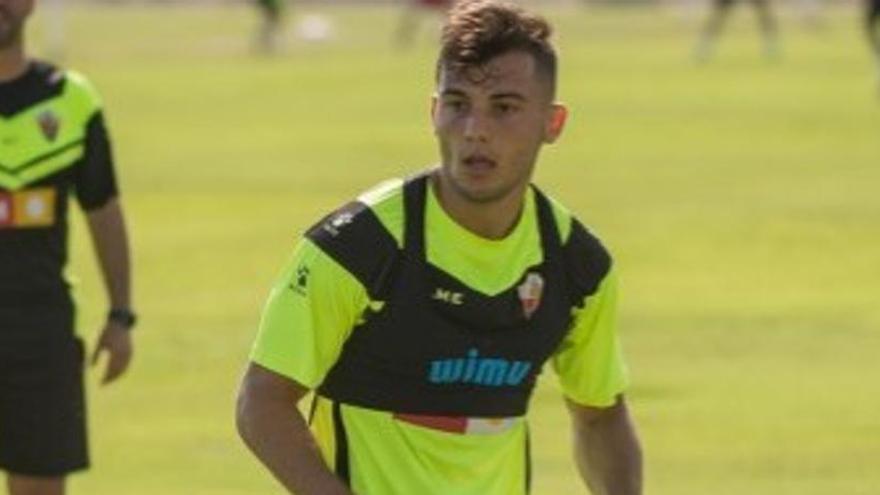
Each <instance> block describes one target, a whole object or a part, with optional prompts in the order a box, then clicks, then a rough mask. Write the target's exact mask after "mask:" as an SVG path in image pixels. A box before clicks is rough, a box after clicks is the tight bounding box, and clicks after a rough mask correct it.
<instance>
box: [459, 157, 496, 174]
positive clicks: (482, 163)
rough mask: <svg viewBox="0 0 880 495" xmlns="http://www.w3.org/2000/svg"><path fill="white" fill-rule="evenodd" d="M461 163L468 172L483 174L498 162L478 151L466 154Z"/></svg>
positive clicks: (493, 167) (492, 168)
mask: <svg viewBox="0 0 880 495" xmlns="http://www.w3.org/2000/svg"><path fill="white" fill-rule="evenodd" d="M461 163H462V165H464V167H465V169H466V170H467V171H468V172H470V173H474V174H485V173H488V172H491V171H492V170H494V169H495V167H497V166H498V163H497V162H496V161H495V160H493V159H492V158H490V157H489V156H487V155H484V154H480V153H474V154H472V155H467V156H466V157H464V159H463V160H462V161H461Z"/></svg>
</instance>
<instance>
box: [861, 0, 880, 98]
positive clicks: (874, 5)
mask: <svg viewBox="0 0 880 495" xmlns="http://www.w3.org/2000/svg"><path fill="white" fill-rule="evenodd" d="M865 1H866V3H867V9H866V11H865V12H866V15H865V28H866V30H867V32H868V42H869V43H871V50H872V51H873V52H874V64H875V69H876V75H875V77H876V79H877V91H878V92H880V0H865Z"/></svg>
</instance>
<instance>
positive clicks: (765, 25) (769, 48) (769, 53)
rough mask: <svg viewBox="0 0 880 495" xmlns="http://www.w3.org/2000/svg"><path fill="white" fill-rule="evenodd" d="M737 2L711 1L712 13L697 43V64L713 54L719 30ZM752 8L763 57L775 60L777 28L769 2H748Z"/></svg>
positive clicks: (777, 50)
mask: <svg viewBox="0 0 880 495" xmlns="http://www.w3.org/2000/svg"><path fill="white" fill-rule="evenodd" d="M736 1H737V0H712V12H711V13H710V14H709V18H708V19H707V20H706V25H705V27H704V28H703V32H702V33H701V34H700V39H699V42H698V43H697V47H696V51H695V57H696V60H697V62H706V61H708V60H709V59H710V58H712V55H713V54H714V52H715V45H716V44H717V43H718V38H719V37H720V36H721V30H722V29H723V28H724V24H725V22H727V18H728V17H730V10H731V8H733V6H734V4H735V3H736ZM748 1H749V3H751V4H752V7H754V10H755V14H756V15H757V16H758V24H759V25H760V27H761V37H762V39H763V40H764V55H765V56H766V57H767V58H768V59H771V60H773V59H776V58H778V57H779V52H780V48H779V27H778V25H777V22H776V17H775V16H774V14H773V10H772V9H771V8H770V0H748Z"/></svg>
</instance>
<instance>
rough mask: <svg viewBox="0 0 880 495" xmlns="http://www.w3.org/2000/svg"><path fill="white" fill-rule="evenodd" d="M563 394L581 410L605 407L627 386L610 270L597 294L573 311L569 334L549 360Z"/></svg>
mask: <svg viewBox="0 0 880 495" xmlns="http://www.w3.org/2000/svg"><path fill="white" fill-rule="evenodd" d="M552 362H553V368H554V369H555V371H556V373H557V374H558V375H559V381H560V384H561V385H562V390H563V393H564V394H565V395H566V397H568V398H569V399H570V400H572V401H574V402H576V403H578V404H582V405H585V406H594V407H608V406H611V405H613V404H614V402H615V399H616V397H617V396H618V395H619V394H620V393H622V392H623V391H624V389H625V388H626V385H627V371H626V366H625V364H624V361H623V356H622V352H621V349H620V341H619V338H618V334H617V276H616V274H615V272H614V269H613V268H612V269H611V270H610V271H609V272H608V273H607V274H606V276H605V277H604V279H603V280H602V282H601V283H600V285H599V287H598V290H597V291H596V292H595V293H593V294H592V295H590V296H587V298H586V299H585V301H584V305H583V307H581V308H576V309H575V314H574V322H573V326H572V328H571V330H570V331H569V333H568V335H567V336H566V338H565V339H564V340H563V342H562V344H561V345H560V347H559V349H558V350H557V352H556V354H554V356H553V358H552Z"/></svg>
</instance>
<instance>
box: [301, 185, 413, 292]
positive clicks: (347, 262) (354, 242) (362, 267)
mask: <svg viewBox="0 0 880 495" xmlns="http://www.w3.org/2000/svg"><path fill="white" fill-rule="evenodd" d="M306 238H308V239H309V240H311V241H312V242H314V243H315V244H316V245H317V246H318V247H319V248H321V250H322V251H324V253H326V254H327V255H328V256H330V257H331V258H333V260H335V261H336V262H337V263H339V264H340V265H341V266H342V267H343V268H345V269H346V270H348V272H349V273H351V274H352V275H353V276H354V277H355V278H356V279H357V280H358V281H359V282H360V283H361V285H363V286H364V288H365V289H366V290H367V294H368V295H369V296H370V299H373V300H374V301H384V300H386V299H387V297H388V294H389V291H390V289H391V284H392V282H393V274H394V271H395V269H396V266H397V261H398V258H399V254H400V251H399V249H398V247H397V241H396V240H395V239H394V236H392V235H391V233H390V232H388V230H386V229H385V227H384V226H383V225H382V222H381V221H380V220H379V218H378V217H377V216H376V214H375V213H373V211H372V210H371V209H370V207H369V206H367V205H366V204H364V203H362V202H360V201H353V202H351V203H348V204H347V205H345V206H343V207H342V208H339V209H338V210H336V211H334V212H333V213H331V214H329V215H327V216H326V217H324V218H323V219H322V220H321V221H319V222H318V223H317V224H315V225H314V226H313V227H312V228H310V229H309V230H308V232H307V233H306Z"/></svg>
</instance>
